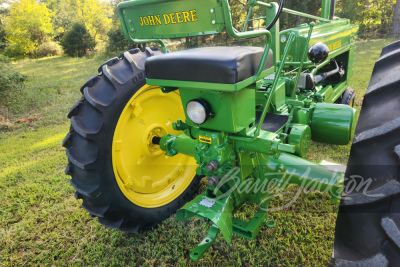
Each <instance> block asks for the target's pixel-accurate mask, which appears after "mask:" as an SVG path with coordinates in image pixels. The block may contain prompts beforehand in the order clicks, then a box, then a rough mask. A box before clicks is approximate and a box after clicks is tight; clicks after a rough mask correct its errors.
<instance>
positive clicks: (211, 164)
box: [206, 160, 219, 172]
mask: <svg viewBox="0 0 400 267" xmlns="http://www.w3.org/2000/svg"><path fill="white" fill-rule="evenodd" d="M218 166H219V163H218V162H217V161H216V160H213V161H210V162H209V163H208V164H207V167H206V170H207V171H208V172H215V171H216V170H217V169H218Z"/></svg>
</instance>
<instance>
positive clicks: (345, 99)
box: [340, 87, 356, 107]
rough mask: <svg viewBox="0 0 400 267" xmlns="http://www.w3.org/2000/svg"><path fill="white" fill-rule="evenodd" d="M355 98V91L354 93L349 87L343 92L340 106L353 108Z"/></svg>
mask: <svg viewBox="0 0 400 267" xmlns="http://www.w3.org/2000/svg"><path fill="white" fill-rule="evenodd" d="M355 98H356V91H354V89H352V88H350V87H349V88H347V89H346V91H344V93H343V96H342V100H341V101H340V104H343V105H348V106H351V107H353V106H354V100H355Z"/></svg>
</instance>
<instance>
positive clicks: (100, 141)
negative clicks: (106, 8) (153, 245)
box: [63, 48, 200, 232]
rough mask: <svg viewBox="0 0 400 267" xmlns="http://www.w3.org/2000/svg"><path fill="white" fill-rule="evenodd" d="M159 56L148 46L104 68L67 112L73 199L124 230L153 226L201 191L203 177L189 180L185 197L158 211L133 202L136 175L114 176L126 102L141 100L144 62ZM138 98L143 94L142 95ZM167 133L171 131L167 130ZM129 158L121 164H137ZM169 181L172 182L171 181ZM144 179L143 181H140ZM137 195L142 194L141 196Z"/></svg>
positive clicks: (66, 143) (139, 141)
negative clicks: (130, 181)
mask: <svg viewBox="0 0 400 267" xmlns="http://www.w3.org/2000/svg"><path fill="white" fill-rule="evenodd" d="M156 54H161V53H160V52H159V51H158V50H152V49H149V48H146V50H145V51H140V50H139V49H134V50H131V51H128V52H125V53H124V54H122V55H121V56H120V57H119V58H114V59H111V60H109V61H108V62H107V63H105V64H104V65H103V66H101V67H100V69H99V73H100V74H99V75H96V76H93V77H92V78H91V79H90V80H89V81H88V82H86V83H85V84H84V85H83V87H82V89H81V92H82V94H83V97H82V99H81V100H80V101H78V102H77V103H76V104H75V105H74V106H73V107H72V109H71V111H70V112H69V114H68V117H69V118H70V119H71V130H70V132H69V133H68V135H67V136H66V138H65V139H64V142H63V146H64V147H66V148H67V151H66V153H67V156H68V160H69V164H68V166H67V168H66V174H68V175H71V177H72V179H71V185H72V186H73V187H74V188H75V189H76V194H75V197H76V198H77V199H82V200H83V203H82V207H83V208H84V209H85V210H87V211H88V212H89V213H90V215H91V216H92V217H98V218H99V222H100V223H101V224H103V225H105V226H107V227H110V228H114V229H119V230H122V231H126V232H138V231H141V230H147V229H151V228H154V227H155V226H156V225H157V224H159V223H160V222H161V221H163V220H164V219H166V218H168V217H170V216H171V215H172V214H174V213H175V212H176V211H177V210H178V209H179V208H180V207H181V206H182V205H184V204H185V203H186V202H188V201H189V200H190V199H191V198H192V197H193V195H194V194H195V193H196V192H197V190H198V188H199V182H200V177H199V176H197V175H194V174H193V175H191V176H190V177H187V180H186V182H185V187H184V188H181V191H180V192H181V194H180V195H178V196H177V197H175V198H170V199H168V198H167V201H164V202H162V203H161V202H160V204H159V205H156V206H155V207H149V206H146V205H142V206H141V205H138V204H136V203H135V201H132V199H131V198H129V194H130V193H129V192H132V191H134V190H133V189H132V185H127V184H124V181H126V180H127V179H131V178H133V179H134V178H135V177H119V176H121V174H118V175H117V174H116V167H115V163H114V162H115V159H113V151H115V148H114V147H113V145H114V144H115V140H114V135H115V132H116V129H117V127H118V123H119V118H120V117H121V116H122V114H123V112H125V110H126V107H127V104H128V103H129V104H131V105H132V103H131V102H130V101H132V99H133V98H135V97H139V96H137V94H136V93H137V92H138V91H140V90H142V89H143V87H145V81H146V80H145V72H144V62H145V60H146V59H147V58H148V57H150V56H153V55H156ZM153 91H155V90H153ZM160 93H161V92H160ZM139 94H144V93H143V91H140V93H139ZM167 97H168V96H167ZM175 98H176V96H175ZM150 101H151V99H150ZM156 106H157V103H154V107H155V108H156ZM182 110H183V109H182ZM147 112H153V113H154V112H155V111H154V110H150V111H147ZM131 113H134V112H132V111H131ZM144 113H146V111H145V112H144ZM166 113H168V111H166ZM172 119H174V118H171V120H172ZM170 128H172V126H171V127H170ZM122 129H124V128H123V127H122ZM165 129H166V131H167V133H168V131H169V128H168V129H167V128H166V127H165ZM132 134H134V132H133V133H132ZM122 136H124V135H122ZM125 136H126V135H125ZM143 140H144V138H138V139H135V142H136V143H137V147H136V144H135V145H134V146H133V147H129V148H125V149H132V151H135V150H136V149H138V147H143V146H144V145H143V144H142V142H143ZM131 143H132V142H131ZM161 152H162V151H157V153H158V154H157V155H156V156H158V157H164V156H163V154H162V153H161ZM124 160H125V162H124ZM127 160H128V161H127ZM129 160H131V159H122V163H121V164H120V165H122V167H124V168H125V167H126V165H129V164H131V165H133V164H136V163H135V162H134V163H130V162H129ZM120 161H121V160H120ZM126 161H127V162H126ZM149 162H151V161H149ZM150 165H151V164H150ZM128 167H129V166H128ZM158 167H159V166H156V165H154V166H149V164H148V163H147V165H145V166H144V167H143V168H145V169H144V170H143V172H146V168H147V169H148V170H151V169H155V168H158ZM163 167H165V166H163ZM189 167H190V168H194V167H195V166H189ZM175 168H176V166H175ZM190 173H191V174H192V173H193V172H190ZM130 174H132V172H131V173H130ZM132 176H134V173H133V174H132ZM168 177H169V178H168V182H170V179H171V178H170V176H168ZM118 179H120V180H118ZM140 179H143V178H142V177H139V181H141V180H140ZM171 180H172V179H171ZM146 181H147V180H146ZM172 183H174V181H172ZM124 186H125V187H124ZM146 186H148V184H147V183H146ZM150 186H151V185H150ZM152 189H153V188H152ZM135 194H136V195H140V194H138V193H137V192H135ZM145 195H146V197H148V196H151V195H149V194H145ZM133 200H135V197H133Z"/></svg>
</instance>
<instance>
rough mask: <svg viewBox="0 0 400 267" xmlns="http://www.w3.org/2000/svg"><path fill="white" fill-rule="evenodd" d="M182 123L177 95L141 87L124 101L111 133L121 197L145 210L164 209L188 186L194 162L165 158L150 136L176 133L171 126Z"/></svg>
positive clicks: (193, 160) (152, 87)
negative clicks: (130, 97)
mask: <svg viewBox="0 0 400 267" xmlns="http://www.w3.org/2000/svg"><path fill="white" fill-rule="evenodd" d="M178 119H181V120H184V119H185V115H184V111H183V107H182V103H181V99H180V96H179V93H177V92H172V93H168V94H164V93H162V92H161V90H160V88H159V87H154V86H148V85H146V86H144V87H142V88H141V89H140V90H139V91H138V92H137V93H136V94H135V95H134V96H133V97H132V99H131V100H130V101H129V102H128V104H127V105H126V107H125V109H124V110H123V112H122V114H121V116H120V118H119V120H118V124H117V127H116V129H115V133H114V139H113V146H112V162H113V168H114V174H115V178H116V180H117V182H118V185H119V187H120V189H121V191H122V192H123V194H124V195H125V196H126V197H127V198H128V199H129V200H130V201H131V202H133V203H134V204H136V205H138V206H141V207H145V208H156V207H161V206H164V205H166V204H168V203H170V202H171V201H173V200H174V199H176V198H177V197H178V196H179V195H181V194H182V193H183V192H184V191H185V189H186V188H187V187H188V186H189V184H190V183H191V181H192V179H193V177H194V176H195V174H196V167H197V166H196V161H195V159H194V158H192V157H188V156H186V155H181V154H178V155H176V156H174V157H168V156H165V152H163V151H162V150H161V149H160V147H159V146H158V145H153V144H152V139H153V137H154V136H159V137H162V136H163V135H165V134H169V133H172V134H177V133H178V132H176V131H175V130H174V129H173V128H172V123H173V122H176V121H177V120H178Z"/></svg>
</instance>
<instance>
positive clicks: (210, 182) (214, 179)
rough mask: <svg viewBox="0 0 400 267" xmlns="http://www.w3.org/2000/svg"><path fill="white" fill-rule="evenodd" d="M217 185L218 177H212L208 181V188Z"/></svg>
mask: <svg viewBox="0 0 400 267" xmlns="http://www.w3.org/2000/svg"><path fill="white" fill-rule="evenodd" d="M218 183H219V176H218V175H213V176H211V177H210V178H209V179H208V186H215V185H217V184H218Z"/></svg>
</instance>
